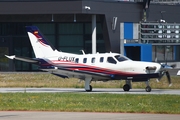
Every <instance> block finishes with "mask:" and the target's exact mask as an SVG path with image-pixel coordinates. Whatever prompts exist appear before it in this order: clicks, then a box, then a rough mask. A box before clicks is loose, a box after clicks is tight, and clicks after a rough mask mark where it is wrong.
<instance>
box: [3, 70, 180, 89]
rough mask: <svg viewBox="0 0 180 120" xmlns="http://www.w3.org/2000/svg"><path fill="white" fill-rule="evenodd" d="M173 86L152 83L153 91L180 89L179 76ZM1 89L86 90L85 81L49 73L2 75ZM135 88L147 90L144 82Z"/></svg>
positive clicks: (115, 85) (104, 84)
mask: <svg viewBox="0 0 180 120" xmlns="http://www.w3.org/2000/svg"><path fill="white" fill-rule="evenodd" d="M171 79H172V83H173V85H172V86H171V87H169V86H168V85H169V84H168V82H167V78H166V77H165V76H164V77H163V78H162V80H161V81H160V82H157V81H156V79H152V80H151V81H150V85H151V87H152V89H154V88H156V89H179V88H180V80H179V76H172V78H171ZM124 84H125V81H124V80H116V81H108V82H102V81H97V82H92V83H91V85H92V86H93V88H122V87H123V85H124ZM0 87H27V88H31V87H37V88H41V87H46V88H47V87H55V88H58V87H60V88H84V81H81V82H80V81H79V79H75V78H71V79H63V78H60V77H57V76H54V75H51V74H49V73H1V74H0ZM132 87H133V88H143V89H144V88H145V87H146V84H145V83H144V82H134V83H132Z"/></svg>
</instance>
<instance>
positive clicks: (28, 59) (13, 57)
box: [5, 55, 38, 63]
mask: <svg viewBox="0 0 180 120" xmlns="http://www.w3.org/2000/svg"><path fill="white" fill-rule="evenodd" d="M5 56H6V57H7V58H9V59H16V60H20V61H24V62H29V63H37V62H38V60H35V59H32V58H27V57H17V56H15V55H11V56H8V55H5Z"/></svg>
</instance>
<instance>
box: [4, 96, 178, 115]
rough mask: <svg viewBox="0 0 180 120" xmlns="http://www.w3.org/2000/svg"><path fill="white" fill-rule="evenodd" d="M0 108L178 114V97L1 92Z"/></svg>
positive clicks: (10, 109)
mask: <svg viewBox="0 0 180 120" xmlns="http://www.w3.org/2000/svg"><path fill="white" fill-rule="evenodd" d="M0 106H1V107H0V110H1V111H5V110H6V111H12V110H13V111H14V110H18V111H24V110H25V111H27V110H28V111H73V112H124V113H127V112H128V113H169V114H180V96H177V95H130V94H121V95H120V94H82V93H81V94H80V93H1V94H0Z"/></svg>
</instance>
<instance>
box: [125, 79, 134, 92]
mask: <svg viewBox="0 0 180 120" xmlns="http://www.w3.org/2000/svg"><path fill="white" fill-rule="evenodd" d="M130 89H132V85H131V81H130V80H126V84H125V85H124V86H123V90H124V91H129V90H130Z"/></svg>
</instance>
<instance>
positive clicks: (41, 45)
mask: <svg viewBox="0 0 180 120" xmlns="http://www.w3.org/2000/svg"><path fill="white" fill-rule="evenodd" d="M26 30H27V33H28V36H29V39H30V41H31V45H32V47H33V50H34V53H35V56H36V58H44V57H51V56H52V55H54V54H55V53H56V52H55V49H54V47H53V46H52V45H51V44H50V43H49V42H48V40H47V39H45V37H44V36H43V35H42V34H41V32H40V31H39V29H38V28H37V27H36V26H26Z"/></svg>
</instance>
